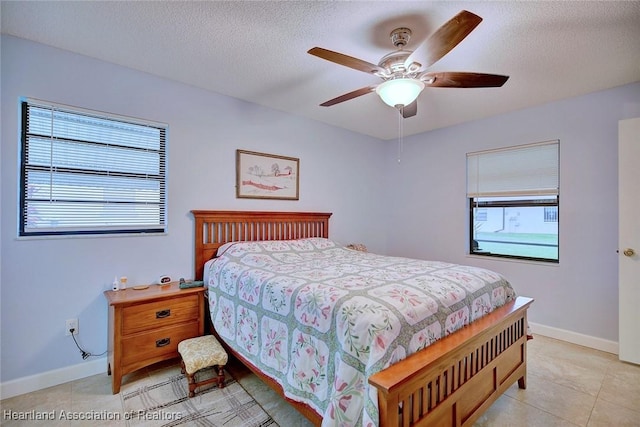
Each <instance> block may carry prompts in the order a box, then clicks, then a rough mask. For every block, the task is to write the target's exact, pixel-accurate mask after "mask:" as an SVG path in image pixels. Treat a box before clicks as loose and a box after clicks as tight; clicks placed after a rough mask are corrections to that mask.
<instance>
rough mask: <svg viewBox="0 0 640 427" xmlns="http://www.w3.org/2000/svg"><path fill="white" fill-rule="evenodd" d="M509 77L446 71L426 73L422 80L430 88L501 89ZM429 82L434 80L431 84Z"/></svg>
mask: <svg viewBox="0 0 640 427" xmlns="http://www.w3.org/2000/svg"><path fill="white" fill-rule="evenodd" d="M508 79H509V76H501V75H499V74H483V73H465V72H461V71H444V72H435V73H424V74H422V75H421V76H420V80H422V81H424V82H425V84H426V85H427V86H428V87H461V88H464V87H500V86H502V85H503V84H505V82H506V81H507V80H508ZM429 80H432V81H431V83H429Z"/></svg>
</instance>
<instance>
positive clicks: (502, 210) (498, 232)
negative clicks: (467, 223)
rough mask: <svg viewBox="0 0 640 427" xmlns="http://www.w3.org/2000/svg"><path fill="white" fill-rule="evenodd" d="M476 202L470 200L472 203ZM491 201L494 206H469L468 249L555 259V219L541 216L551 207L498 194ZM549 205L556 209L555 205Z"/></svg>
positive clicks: (556, 248)
mask: <svg viewBox="0 0 640 427" xmlns="http://www.w3.org/2000/svg"><path fill="white" fill-rule="evenodd" d="M479 202H480V201H479V199H472V200H471V203H473V204H474V206H475V204H477V203H479ZM492 202H493V203H494V204H495V205H498V206H495V207H487V206H484V207H482V208H476V207H474V208H473V209H472V212H473V243H472V253H476V254H483V255H502V256H512V257H523V258H532V259H540V260H550V261H557V260H558V222H557V221H556V222H549V221H546V220H545V218H546V215H545V211H547V210H548V209H551V208H549V207H545V206H535V205H530V204H529V203H530V201H528V200H522V201H521V203H520V204H519V205H518V204H517V203H514V200H502V199H500V198H493V199H492ZM500 205H502V206H500ZM505 205H507V206H505ZM553 209H556V212H557V206H555V207H553ZM482 212H484V213H482Z"/></svg>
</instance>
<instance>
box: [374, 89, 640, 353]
mask: <svg viewBox="0 0 640 427" xmlns="http://www.w3.org/2000/svg"><path fill="white" fill-rule="evenodd" d="M423 96H428V93H425V94H424V95H423ZM423 113H424V111H423ZM637 116H640V83H636V84H631V85H626V86H623V87H619V88H615V89H612V90H607V91H602V92H597V93H593V94H589V95H586V96H580V97H576V98H573V99H567V100H564V101H559V102H554V103H550V104H547V105H543V106H540V107H536V108H528V109H525V110H521V111H517V112H514V113H510V114H504V115H501V116H497V117H493V118H489V119H486V120H480V121H476V122H472V123H467V124H462V125H459V126H453V127H450V128H446V129H441V130H437V131H432V132H428V133H425V134H421V135H417V136H413V137H411V138H405V140H404V149H403V154H402V159H401V162H400V164H399V165H397V167H394V168H390V169H389V170H390V172H391V174H390V177H389V180H388V182H389V186H390V188H388V189H387V196H388V198H387V200H388V204H389V205H390V206H395V207H396V208H395V209H394V210H393V211H392V212H389V216H388V219H387V222H388V224H390V225H391V224H392V225H393V228H394V230H395V233H394V234H392V235H390V236H389V237H388V251H389V253H391V254H397V255H406V256H412V257H417V258H435V259H442V260H446V261H451V262H456V263H467V264H472V265H477V266H481V267H486V268H490V269H493V270H496V271H498V272H501V273H503V274H505V275H506V276H507V277H508V278H509V279H510V280H511V282H512V283H513V285H514V286H515V288H516V290H517V292H518V293H519V294H521V295H526V296H530V297H533V298H535V300H536V301H535V303H534V304H533V306H532V308H531V309H530V310H529V320H530V321H531V322H533V323H537V324H541V325H545V326H549V327H552V328H559V329H562V330H567V331H572V332H575V333H578V334H584V335H588V336H592V337H596V338H600V339H603V340H608V341H612V342H617V341H618V269H617V257H618V255H617V254H616V249H617V236H618V198H617V173H618V172H617V171H618V164H617V161H618V159H617V154H618V120H621V119H625V118H630V117H637ZM409 120H411V119H409ZM553 139H559V140H560V206H559V227H560V228H559V251H560V252H559V257H560V262H559V264H557V265H552V264H549V265H544V264H541V263H526V262H514V261H504V260H502V261H499V260H488V259H486V258H479V257H471V256H467V255H465V254H466V253H467V252H468V250H467V241H468V223H469V220H468V217H467V215H468V214H467V209H466V206H467V205H466V200H465V191H466V188H465V186H466V182H465V179H466V164H465V161H466V158H465V155H466V153H467V152H473V151H478V150H485V149H490V148H498V147H507V146H512V145H519V144H526V143H532V142H539V141H547V140H553ZM387 151H388V157H394V156H396V153H397V150H396V147H393V146H392V144H390V145H389V147H387ZM426 224H429V225H433V224H437V226H429V227H426Z"/></svg>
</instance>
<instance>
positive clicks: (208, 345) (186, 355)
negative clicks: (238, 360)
mask: <svg viewBox="0 0 640 427" xmlns="http://www.w3.org/2000/svg"><path fill="white" fill-rule="evenodd" d="M178 353H180V356H181V357H182V371H183V373H185V374H186V376H187V380H188V382H189V397H193V396H195V390H196V388H198V387H201V386H203V385H206V384H211V383H214V382H217V383H218V387H220V388H222V387H224V366H225V365H226V364H227V361H228V359H229V358H228V356H227V352H226V351H224V348H222V345H220V343H219V342H218V340H217V339H216V338H215V337H214V336H213V335H204V336H202V337H196V338H190V339H187V340H184V341H181V342H180V343H178ZM211 366H213V367H215V368H217V372H218V375H217V376H214V377H212V378H209V379H207V380H204V381H200V382H196V379H195V374H196V373H197V372H198V371H199V370H201V369H204V368H208V367H211Z"/></svg>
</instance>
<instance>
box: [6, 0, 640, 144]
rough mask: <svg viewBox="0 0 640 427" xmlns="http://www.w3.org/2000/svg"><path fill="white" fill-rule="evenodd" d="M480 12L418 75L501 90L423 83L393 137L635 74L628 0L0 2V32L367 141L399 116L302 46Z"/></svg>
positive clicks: (374, 45)
mask: <svg viewBox="0 0 640 427" xmlns="http://www.w3.org/2000/svg"><path fill="white" fill-rule="evenodd" d="M462 9H466V10H469V11H471V12H473V13H475V14H477V15H479V16H481V17H482V18H483V19H484V20H483V22H482V23H481V24H480V25H479V26H478V27H477V28H476V29H475V30H474V31H473V32H471V34H470V35H469V36H468V37H467V38H465V39H464V40H463V41H462V42H461V43H460V44H459V45H458V46H456V47H455V48H454V49H453V50H452V51H451V52H449V53H448V54H447V55H446V56H445V57H444V58H442V59H441V60H440V61H438V62H436V63H435V64H434V65H433V66H432V67H431V68H430V71H471V72H481V73H494V74H505V75H509V76H510V79H509V80H508V81H507V83H506V84H505V85H504V86H503V87H501V88H482V89H452V88H427V89H425V90H424V92H423V93H422V94H421V95H420V97H419V99H418V114H417V116H415V117H412V118H409V119H405V120H404V121H403V125H404V135H412V134H416V133H420V132H425V131H428V130H432V129H436V128H440V127H445V126H450V125H454V124H458V123H462V122H466V121H470V120H476V119H481V118H484V117H488V116H492V115H496V114H500V113H504V112H508V111H513V110H518V109H521V108H525V107H529V106H534V105H540V104H543V103H547V102H550V101H554V100H558V99H562V98H567V97H572V96H577V95H581V94H586V93H589V92H594V91H597V90H602V89H607V88H611V87H615V86H620V85H623V84H627V83H631V82H635V81H640V2H639V1H633V2H631V1H624V2H622V1H603V2H591V1H589V2H587V1H578V2H569V1H555V2H549V1H546V2H535V1H529V2H520V1H518V2H516V1H510V2H498V1H491V2H488V1H487V2H456V1H447V2H426V1H422V2H402V1H375V2H363V1H357V2H356V1H349V2H320V1H304V2H292V1H286V2H285V1H277V2H276V1H262V2H261V1H251V2H245V1H231V2H221V1H206V2H195V1H187V2H178V1H169V2H165V1H118V2H115V1H105V2H102V1H80V2H75V1H51V2H41V1H37V2H35V1H17V2H13V1H2V9H1V12H2V22H1V25H2V27H1V29H2V33H5V34H11V35H14V36H17V37H21V38H25V39H28V40H33V41H36V42H40V43H44V44H47V45H51V46H54V47H58V48H62V49H66V50H69V51H73V52H77V53H80V54H83V55H87V56H90V57H94V58H98V59H102V60H105V61H109V62H112V63H116V64H120V65H123V66H126V67H130V68H133V69H136V70H140V71H144V72H148V73H151V74H155V75H158V76H162V77H166V78H169V79H172V80H176V81H180V82H184V83H187V84H190V85H193V86H197V87H201V88H205V89H208V90H211V91H214V92H217V93H221V94H224V95H228V96H232V97H235V98H239V99H243V100H246V101H250V102H253V103H256V104H260V105H264V106H267V107H271V108H274V109H277V110H281V111H285V112H289V113H291V114H295V115H299V116H304V117H308V118H311V119H314V120H318V121H321V122H325V123H329V124H331V125H335V126H339V127H343V128H346V129H351V130H353V131H355V132H360V133H363V134H367V135H372V136H375V137H377V138H380V139H385V140H387V139H394V138H396V137H397V135H398V113H397V111H395V110H394V109H393V108H391V107H388V106H386V105H385V104H383V103H382V101H381V100H380V99H379V98H378V96H377V95H376V94H375V93H371V94H368V95H365V96H361V97H359V98H357V99H353V100H350V101H347V102H344V103H341V104H338V105H335V106H332V107H320V106H319V104H320V103H322V102H324V101H326V100H328V99H331V98H334V97H336V96H338V95H341V94H343V93H346V92H350V91H352V90H355V89H358V88H361V87H363V86H368V85H370V84H377V83H379V82H380V81H381V80H380V79H379V78H378V77H375V76H373V75H368V74H366V73H363V72H360V71H356V70H353V69H351V68H346V67H343V66H340V65H337V64H334V63H331V62H328V61H325V60H322V59H320V58H317V57H315V56H312V55H309V54H307V53H306V52H307V50H309V49H310V48H311V47H314V46H320V47H324V48H326V49H330V50H334V51H338V52H341V53H344V54H347V55H350V56H355V57H357V58H360V59H363V60H365V61H368V62H371V63H377V62H378V61H379V59H380V58H381V57H382V56H384V55H385V54H387V53H389V52H391V51H393V50H394V47H393V45H392V44H391V41H390V39H389V33H390V32H391V30H393V29H394V28H397V27H409V28H410V29H411V30H412V32H413V36H412V39H411V40H410V42H409V45H408V46H407V49H412V48H413V47H415V46H417V45H418V44H419V43H420V41H421V40H423V39H424V38H426V37H427V36H428V35H429V34H431V33H433V32H434V31H435V30H436V29H437V28H438V27H439V26H441V25H442V24H444V23H445V22H446V21H447V20H449V19H450V18H452V17H453V16H454V15H455V14H456V13H458V12H459V11H460V10H462Z"/></svg>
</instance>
